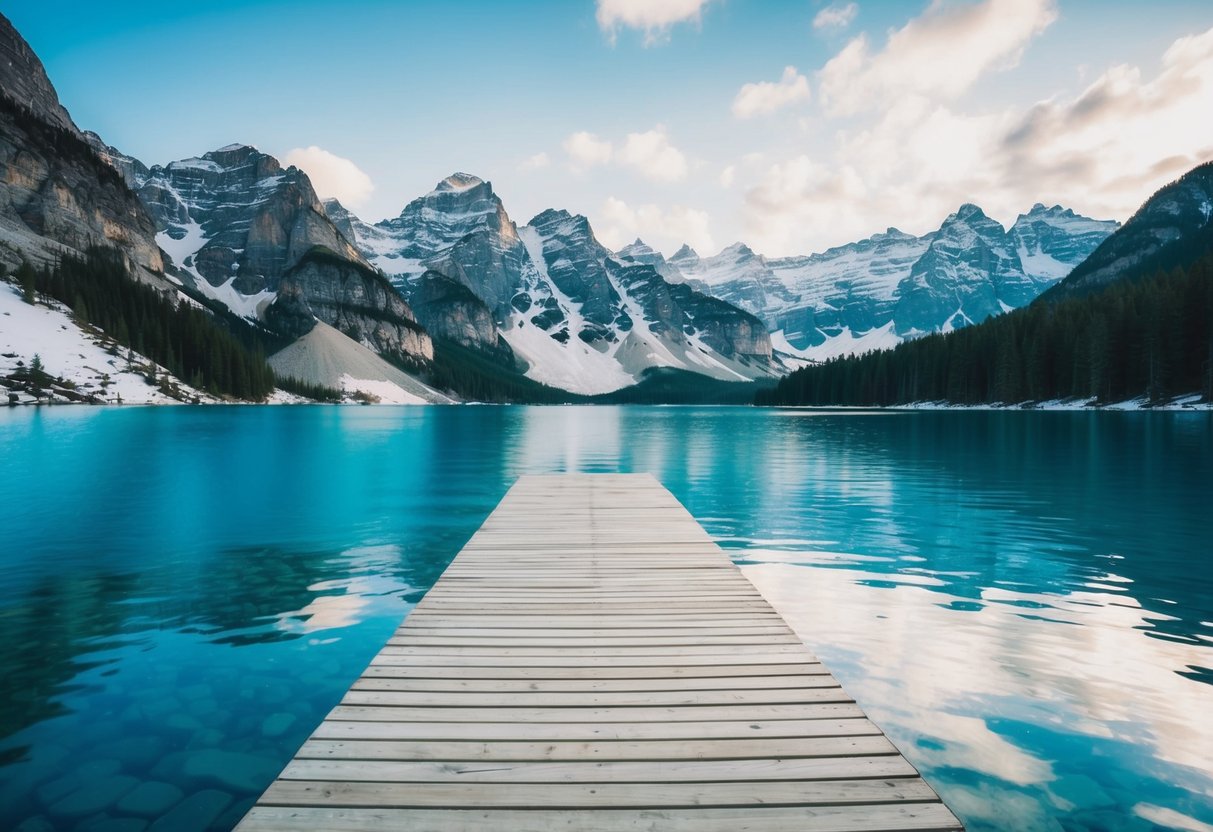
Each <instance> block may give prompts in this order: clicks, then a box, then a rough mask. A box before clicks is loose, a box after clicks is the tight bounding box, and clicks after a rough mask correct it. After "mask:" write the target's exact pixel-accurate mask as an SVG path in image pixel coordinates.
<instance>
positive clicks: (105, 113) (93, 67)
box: [4, 0, 1213, 255]
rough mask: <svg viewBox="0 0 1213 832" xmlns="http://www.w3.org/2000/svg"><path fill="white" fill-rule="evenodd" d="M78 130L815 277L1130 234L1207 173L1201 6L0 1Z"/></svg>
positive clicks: (372, 204) (362, 199)
mask: <svg viewBox="0 0 1213 832" xmlns="http://www.w3.org/2000/svg"><path fill="white" fill-rule="evenodd" d="M4 13H5V14H6V15H8V16H9V18H10V19H11V20H12V21H13V22H14V24H15V25H16V26H17V28H18V29H19V30H20V31H21V32H22V34H24V35H25V37H26V39H27V40H28V41H29V42H30V43H31V44H32V46H33V47H34V49H35V51H36V52H37V53H38V54H39V55H40V56H41V57H42V59H43V61H44V63H45V64H46V66H47V70H48V72H49V73H50V76H51V79H52V81H53V82H54V83H55V85H56V87H57V88H58V90H59V93H60V96H61V98H62V100H63V102H64V104H65V105H66V106H67V107H68V109H69V110H70V111H71V113H72V115H73V117H74V118H75V120H76V121H77V123H78V124H80V125H81V126H82V127H84V128H87V129H93V130H96V131H97V132H99V133H100V134H101V135H102V136H103V137H104V138H105V139H106V140H107V141H108V142H110V143H111V144H113V145H115V146H116V147H118V148H120V149H121V150H123V151H125V152H128V153H131V154H133V155H135V156H137V157H139V158H141V159H143V160H144V161H146V162H148V163H149V164H154V163H163V162H167V161H170V160H173V159H179V158H184V157H187V156H191V155H198V154H201V153H203V152H205V151H207V150H209V149H213V148H216V147H219V146H222V145H225V144H228V143H230V142H234V141H241V142H247V143H250V144H254V145H256V146H257V147H259V148H261V149H262V150H264V151H266V152H269V153H272V154H274V155H276V156H278V157H279V158H281V159H284V160H286V159H289V160H291V161H294V162H296V163H298V164H300V166H301V167H303V168H304V169H305V170H307V171H308V172H309V174H311V175H312V178H313V180H314V181H315V183H316V185H317V189H318V190H319V191H321V193H322V195H325V194H326V192H327V193H328V194H332V195H337V196H340V197H342V198H343V199H344V200H345V201H346V202H347V203H349V204H350V207H351V208H353V209H354V210H355V211H357V212H358V213H359V214H361V215H362V216H364V217H366V218H367V219H371V220H375V219H379V218H382V217H384V216H390V215H395V214H396V213H398V212H399V210H400V208H401V207H402V206H403V205H404V204H405V203H406V202H407V201H408V200H410V199H412V198H414V197H416V196H418V195H420V194H421V193H424V192H425V191H427V190H429V189H430V188H431V187H433V185H434V183H435V182H436V181H438V180H439V179H441V178H442V177H443V176H445V175H447V174H449V173H451V172H453V171H455V170H464V171H468V172H471V173H475V174H478V175H480V176H482V177H484V178H486V179H490V180H492V181H493V183H494V186H495V187H496V189H497V191H498V193H500V194H501V196H502V198H503V199H504V200H505V204H506V208H507V210H509V211H510V213H511V215H512V217H513V218H514V219H515V220H516V221H518V222H520V223H522V222H525V221H526V220H528V219H529V218H530V217H531V216H532V215H533V214H535V213H537V212H538V211H540V210H542V209H544V208H547V207H553V206H554V207H564V208H568V209H570V210H573V211H577V212H581V213H585V214H586V215H588V216H589V217H590V219H591V221H592V222H593V224H594V227H595V229H596V231H597V232H598V234H599V236H600V237H602V238H603V240H604V242H607V243H608V244H610V245H619V244H621V243H623V242H626V241H628V240H630V239H631V238H633V237H635V236H637V235H640V236H643V237H644V238H645V239H646V240H648V241H649V242H650V243H652V244H653V245H655V246H658V247H660V248H662V249H664V250H666V251H667V253H668V252H671V251H673V249H674V248H676V247H677V246H678V245H679V244H680V243H681V242H684V241H687V242H691V243H692V244H693V245H695V246H696V247H697V248H699V249H700V250H701V253H714V251H715V250H718V249H719V248H721V247H723V246H724V245H727V244H728V243H731V242H733V241H734V240H737V239H744V240H746V241H747V242H750V243H751V244H752V245H754V247H755V248H756V249H758V250H759V251H762V252H764V253H768V254H772V255H778V254H788V253H807V252H810V251H815V250H820V249H822V248H824V247H826V246H829V245H835V244H840V243H843V242H847V241H849V240H852V239H856V238H859V237H862V236H866V235H868V234H870V233H873V232H875V231H880V230H883V229H884V228H886V227H887V226H890V225H895V226H898V227H901V228H903V229H906V230H909V231H915V232H921V231H925V230H928V229H930V228H933V227H936V226H938V224H939V222H940V221H941V220H942V219H943V217H944V216H946V215H947V213H949V212H950V211H953V210H955V208H956V207H957V206H958V205H959V204H960V203H961V202H964V201H973V202H976V203H978V204H980V205H982V206H983V207H984V208H985V209H986V210H987V212H988V213H990V214H991V215H992V216H994V217H995V218H997V219H999V220H1000V221H1002V222H1004V223H1007V222H1010V221H1012V220H1013V219H1014V217H1015V215H1016V214H1017V213H1018V212H1020V211H1025V210H1027V209H1028V208H1029V207H1030V206H1031V204H1032V203H1033V202H1036V201H1042V202H1046V203H1054V202H1060V203H1063V204H1066V205H1069V206H1072V207H1074V208H1075V209H1077V210H1080V211H1083V212H1086V213H1090V214H1093V215H1096V216H1099V217H1114V218H1117V219H1124V218H1125V217H1126V216H1127V215H1128V214H1129V213H1130V212H1131V211H1132V209H1133V208H1134V207H1135V206H1136V205H1137V204H1138V203H1139V202H1140V201H1141V200H1142V199H1143V198H1144V197H1146V196H1148V195H1149V194H1150V193H1151V192H1152V191H1153V190H1154V189H1155V188H1157V187H1158V186H1159V185H1161V184H1163V183H1164V182H1166V181H1168V180H1169V179H1172V178H1174V177H1175V176H1176V175H1178V174H1179V173H1181V172H1182V171H1183V170H1186V169H1187V168H1189V167H1191V166H1192V165H1194V164H1196V163H1198V162H1200V161H1204V160H1206V159H1208V158H1210V157H1213V129H1210V127H1211V126H1213V120H1211V117H1210V115H1209V114H1210V113H1211V112H1213V6H1211V5H1210V4H1209V3H1207V2H1195V1H1193V2H1165V3H1164V2H1158V3H1152V4H1149V6H1148V8H1147V6H1146V4H1141V3H1129V2H1123V3H1112V2H1103V3H1100V2H1093V1H1090V2H1076V1H1075V0H970V2H962V0H936V2H933V3H928V2H925V0H923V1H921V2H908V3H894V2H876V1H875V0H867V2H864V0H856V2H833V3H826V2H813V0H796V2H778V1H770V0H764V2H758V0H596V2H595V0H562V1H561V2H525V1H524V0H514V1H513V2H509V3H501V2H442V3H439V2H430V3H422V2H361V3H359V2H350V3H346V4H342V5H341V6H335V5H334V4H331V3H327V2H326V3H320V2H244V3H236V2H208V3H203V4H183V3H163V2H161V3H152V2H121V1H120V0H116V1H115V2H109V3H104V4H101V3H98V4H79V3H59V2H55V1H54V0H8V2H6V3H5V9H4Z"/></svg>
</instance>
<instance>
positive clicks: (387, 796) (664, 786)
mask: <svg viewBox="0 0 1213 832" xmlns="http://www.w3.org/2000/svg"><path fill="white" fill-rule="evenodd" d="M365 765H366V767H367V769H368V770H374V769H375V767H376V766H375V763H374V761H368V762H367V763H366V764H365ZM380 765H384V766H390V765H392V764H390V763H384V764H380ZM647 768H648V770H649V775H650V778H651V777H655V776H659V774H658V771H659V766H648V767H647ZM469 784H470V785H469ZM934 797H935V794H934V792H932V791H931V790H930V788H929V787H927V785H926V784H925V783H923V782H922V780H921V779H920V778H917V777H910V778H898V779H876V780H821V781H816V780H810V781H791V782H785V781H778V780H776V781H759V780H754V781H740V782H713V783H677V782H663V783H653V782H640V783H550V782H549V783H541V784H540V783H536V784H531V783H486V782H477V781H466V782H445V783H400V782H396V783H392V784H391V787H385V786H384V784H383V783H380V782H346V781H310V780H288V779H279V780H276V781H275V782H274V783H273V785H271V786H270V787H269V789H268V790H267V791H266V792H265V794H264V795H263V796H262V798H261V800H260V802H261V803H263V804H265V805H267V806H359V807H371V806H383V807H393V808H427V807H433V808H451V809H454V808H466V807H469V806H483V807H485V808H497V809H509V808H529V807H532V806H546V807H549V808H552V809H565V808H567V809H580V808H617V807H628V806H632V807H636V808H642V807H643V808H646V809H649V808H691V807H701V806H702V807H708V806H717V807H721V808H725V807H736V806H829V805H832V804H840V803H841V804H855V803H862V804H868V805H871V804H879V803H896V802H920V801H924V800H931V799H933V798H934Z"/></svg>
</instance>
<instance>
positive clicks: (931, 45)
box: [819, 0, 1057, 115]
mask: <svg viewBox="0 0 1213 832" xmlns="http://www.w3.org/2000/svg"><path fill="white" fill-rule="evenodd" d="M1056 19H1057V6H1056V0H983V2H980V3H973V4H956V5H954V4H946V3H943V2H940V1H939V0H935V2H932V3H931V5H930V6H929V7H928V8H927V10H926V11H925V12H924V13H923V14H922V15H920V16H919V17H916V18H914V19H913V20H911V21H910V22H909V23H907V24H906V25H905V26H903V27H902V28H901V29H898V30H896V31H894V32H892V33H891V34H890V35H889V37H888V40H887V42H886V43H885V45H884V48H883V49H880V50H879V51H873V48H872V45H871V44H870V43H869V41H868V36H867V35H866V34H862V35H859V36H858V37H856V38H854V39H853V40H851V42H850V43H848V44H847V45H846V46H845V47H843V49H842V50H841V51H840V52H839V53H838V54H837V55H835V56H834V57H833V58H832V59H831V60H830V61H829V62H828V63H826V65H825V66H824V67H823V68H822V69H821V72H820V84H819V90H820V93H821V98H822V101H823V102H824V103H825V105H826V109H827V111H828V112H830V113H831V114H832V115H851V114H854V113H858V112H863V111H866V110H876V109H880V108H883V107H887V106H889V105H890V104H892V103H894V102H896V101H898V100H899V99H901V98H903V97H905V96H907V95H922V96H926V97H929V98H932V99H933V100H939V99H945V100H946V99H952V98H956V97H957V96H959V95H960V94H961V93H963V92H964V91H965V90H967V89H969V87H971V86H972V85H973V83H974V82H976V81H977V79H978V78H980V77H981V76H982V75H983V74H985V73H986V72H988V71H991V70H998V69H1010V68H1012V67H1014V66H1016V65H1017V64H1018V63H1019V60H1020V58H1021V56H1022V55H1023V52H1024V49H1025V48H1026V47H1027V45H1028V43H1029V42H1030V41H1031V40H1032V39H1033V38H1034V37H1036V36H1037V35H1039V34H1040V33H1041V32H1043V31H1044V30H1045V29H1046V28H1048V27H1049V25H1050V24H1052V23H1053V21H1055V20H1056Z"/></svg>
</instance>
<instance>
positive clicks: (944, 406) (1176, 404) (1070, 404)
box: [889, 393, 1213, 411]
mask: <svg viewBox="0 0 1213 832" xmlns="http://www.w3.org/2000/svg"><path fill="white" fill-rule="evenodd" d="M1200 399H1201V396H1200V394H1199V393H1192V394H1189V395H1186V396H1176V397H1175V398H1174V399H1172V400H1171V401H1170V402H1168V403H1167V404H1161V405H1154V406H1150V404H1149V402H1148V401H1147V400H1146V398H1145V397H1144V396H1142V397H1139V398H1136V399H1126V400H1125V401H1123V402H1113V403H1111V404H1099V403H1098V402H1097V401H1096V400H1095V399H1050V400H1049V401H1044V402H1018V403H1015V404H949V403H948V402H914V403H912V404H905V405H898V406H896V407H893V408H889V409H891V410H1120V411H1151V410H1206V411H1213V402H1202V401H1201V400H1200Z"/></svg>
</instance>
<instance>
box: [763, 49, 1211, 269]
mask: <svg viewBox="0 0 1213 832" xmlns="http://www.w3.org/2000/svg"><path fill="white" fill-rule="evenodd" d="M1210 112H1213V29H1210V30H1209V31H1207V32H1204V33H1203V34H1198V35H1192V36H1188V37H1184V38H1180V39H1179V40H1177V41H1175V43H1173V44H1172V45H1171V47H1170V48H1169V49H1167V50H1166V52H1165V54H1164V55H1163V57H1162V62H1161V69H1160V70H1159V72H1158V73H1157V74H1156V75H1155V76H1154V77H1152V78H1150V77H1146V76H1144V74H1143V73H1142V71H1141V69H1139V68H1138V67H1134V66H1114V67H1112V68H1110V69H1108V70H1106V71H1105V72H1103V73H1102V74H1101V75H1099V76H1098V77H1096V78H1095V79H1094V80H1093V81H1092V82H1091V83H1090V84H1089V85H1088V86H1087V87H1086V89H1084V90H1082V91H1081V92H1080V93H1078V94H1077V95H1074V96H1069V97H1062V96H1056V97H1054V98H1051V99H1049V100H1047V101H1043V102H1040V103H1037V104H1035V105H1032V106H1029V107H1008V108H1004V109H999V110H994V111H987V112H963V111H958V110H957V109H956V108H955V107H954V105H950V104H946V103H940V102H934V101H931V100H930V99H929V98H927V97H924V96H915V95H910V96H906V97H904V98H902V99H901V100H899V101H896V102H894V103H892V104H891V105H889V106H887V107H886V108H885V109H884V110H883V111H882V112H881V113H880V115H879V116H877V117H875V118H874V119H873V120H872V121H870V122H869V123H866V124H863V125H862V126H860V127H859V128H855V129H848V130H841V131H838V132H837V133H836V134H835V135H834V142H835V144H834V146H833V148H832V149H830V148H827V149H825V150H823V151H822V152H821V153H819V154H815V155H813V156H812V157H810V156H809V155H807V154H802V155H797V156H793V157H791V158H787V159H784V160H782V161H778V162H774V163H772V162H771V161H768V162H766V163H764V168H765V169H764V170H763V171H762V172H761V173H758V175H757V176H756V177H755V182H756V184H755V185H754V186H753V187H751V188H750V189H749V190H747V191H746V192H745V197H744V204H743V218H744V221H745V234H746V236H745V239H746V240H747V242H749V243H750V244H751V245H753V246H754V248H755V249H756V250H758V251H762V252H763V253H765V254H769V255H778V254H791V253H805V252H808V251H813V250H820V249H822V248H824V247H826V246H829V245H836V244H839V243H844V242H848V241H850V240H854V239H858V238H861V237H865V236H868V235H869V234H871V233H872V232H874V231H879V230H883V227H884V226H885V225H889V224H893V225H898V226H900V227H902V228H903V229H904V230H907V231H911V232H915V233H921V232H925V231H928V230H931V229H933V228H935V227H938V224H939V222H940V221H941V220H942V219H943V218H944V217H945V216H947V215H948V214H949V213H950V212H952V211H954V210H956V208H957V206H959V205H960V204H961V203H962V202H966V201H973V202H977V203H978V204H979V205H981V206H982V208H983V209H985V211H986V213H987V214H989V215H990V216H993V217H994V218H996V219H998V220H999V221H1001V222H1003V223H1009V222H1011V221H1013V220H1014V218H1015V216H1016V215H1017V214H1018V213H1020V212H1021V211H1026V210H1027V209H1028V207H1029V206H1031V205H1032V204H1033V203H1034V202H1038V201H1039V202H1044V203H1046V204H1053V203H1061V204H1063V205H1066V206H1068V207H1072V208H1074V209H1075V210H1076V211H1079V212H1081V213H1085V214H1088V215H1090V216H1095V217H1098V218H1100V219H1119V220H1122V221H1123V220H1124V219H1127V218H1128V216H1129V215H1130V214H1131V213H1132V212H1133V211H1134V210H1135V209H1136V208H1137V206H1138V205H1139V204H1140V203H1141V202H1142V200H1144V199H1145V198H1146V197H1148V196H1149V195H1150V194H1151V193H1153V192H1154V191H1155V190H1157V189H1158V188H1159V187H1161V186H1162V185H1164V184H1166V183H1167V182H1169V181H1171V180H1172V179H1174V178H1176V177H1177V176H1179V175H1180V174H1182V173H1183V172H1185V171H1187V170H1189V169H1190V168H1192V167H1194V166H1195V165H1197V164H1199V163H1201V162H1203V161H1207V160H1209V159H1210V158H1213V136H1211V135H1210V134H1209V133H1208V132H1207V131H1202V130H1200V129H1195V126H1196V125H1200V124H1203V123H1204V121H1205V120H1207V117H1208V114H1209V113H1210ZM750 170H754V168H750Z"/></svg>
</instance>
